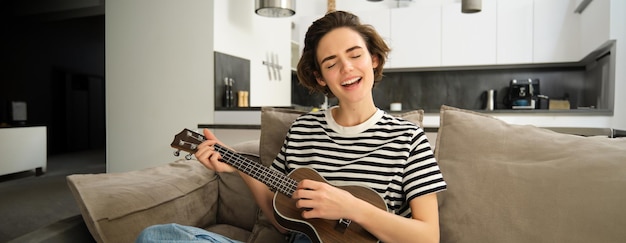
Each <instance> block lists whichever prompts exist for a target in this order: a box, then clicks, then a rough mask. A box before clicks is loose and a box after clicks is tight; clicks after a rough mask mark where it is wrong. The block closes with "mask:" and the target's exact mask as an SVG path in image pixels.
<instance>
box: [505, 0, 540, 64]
mask: <svg viewBox="0 0 626 243" xmlns="http://www.w3.org/2000/svg"><path fill="white" fill-rule="evenodd" d="M497 5H498V6H497V19H496V21H497V28H496V32H497V33H496V43H497V44H496V63H497V64H527V63H532V62H533V0H498V4H497Z"/></svg>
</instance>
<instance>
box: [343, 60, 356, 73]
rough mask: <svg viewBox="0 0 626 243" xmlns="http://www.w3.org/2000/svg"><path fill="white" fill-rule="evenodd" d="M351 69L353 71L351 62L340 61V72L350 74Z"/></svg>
mask: <svg viewBox="0 0 626 243" xmlns="http://www.w3.org/2000/svg"><path fill="white" fill-rule="evenodd" d="M352 69H354V66H352V62H351V61H350V59H349V58H343V59H341V71H343V72H350V71H352Z"/></svg>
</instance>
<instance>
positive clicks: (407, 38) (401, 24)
mask: <svg viewBox="0 0 626 243" xmlns="http://www.w3.org/2000/svg"><path fill="white" fill-rule="evenodd" d="M390 43H391V53H390V54H389V61H388V65H387V66H388V67H390V68H411V67H437V66H441V4H440V3H439V2H434V3H433V2H429V4H427V3H416V4H415V5H414V6H411V7H408V8H396V9H391V42H390Z"/></svg>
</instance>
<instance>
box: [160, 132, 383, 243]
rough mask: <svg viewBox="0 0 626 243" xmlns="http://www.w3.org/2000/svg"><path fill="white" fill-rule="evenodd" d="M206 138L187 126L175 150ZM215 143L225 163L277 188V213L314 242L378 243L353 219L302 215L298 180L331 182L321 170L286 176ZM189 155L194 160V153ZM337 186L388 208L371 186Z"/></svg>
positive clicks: (301, 170)
mask: <svg viewBox="0 0 626 243" xmlns="http://www.w3.org/2000/svg"><path fill="white" fill-rule="evenodd" d="M205 140H206V138H205V137H204V136H203V135H202V134H199V133H197V132H194V131H191V130H189V129H184V130H183V131H181V132H180V133H178V134H177V135H176V136H174V141H172V144H171V146H172V147H173V148H176V149H178V151H176V152H174V154H175V155H177V156H178V155H179V154H180V151H181V150H182V151H186V152H189V153H195V152H196V151H197V147H198V145H199V144H200V143H202V142H203V141H205ZM213 146H214V148H215V151H217V152H219V153H220V155H221V156H222V160H223V162H225V163H227V164H229V165H231V166H233V167H234V168H236V169H237V170H239V171H241V172H243V173H245V174H247V175H249V176H251V177H252V178H254V179H256V180H258V181H260V182H262V183H264V184H265V185H267V186H268V187H269V188H270V189H272V191H275V193H274V199H273V206H274V215H275V216H276V220H277V221H278V223H279V224H280V225H281V226H283V227H285V228H287V229H290V230H293V231H297V232H301V233H304V234H306V235H307V236H308V237H309V238H310V239H311V241H312V242H378V239H376V237H374V236H373V235H372V234H370V233H369V232H367V230H365V229H364V228H363V227H361V226H360V225H358V224H357V223H352V222H351V221H350V220H349V219H339V220H328V219H320V218H313V219H305V218H303V217H302V211H303V210H306V209H301V208H297V207H296V200H295V199H292V198H291V196H292V195H293V193H294V192H295V191H296V188H297V186H298V182H299V181H301V180H303V179H309V180H315V181H320V182H324V183H328V181H326V179H324V177H322V176H321V175H320V174H319V173H318V172H317V171H315V170H313V169H310V168H299V169H296V170H294V171H292V172H291V173H289V174H288V175H285V174H282V173H280V172H278V171H276V170H273V169H270V168H268V167H265V166H264V165H262V164H261V163H257V162H256V161H253V160H250V159H248V158H246V157H244V156H243V155H240V154H237V153H236V152H233V151H232V150H229V149H227V148H225V147H223V146H220V145H219V144H215V145H213ZM185 157H186V158H187V159H191V154H189V155H187V156H185ZM328 184H330V183H328ZM337 187H338V188H341V189H343V190H346V191H348V192H350V193H352V195H354V196H355V197H357V198H360V199H361V200H364V201H366V202H368V203H370V204H372V205H374V206H376V207H378V208H380V209H383V210H385V211H388V209H387V204H386V203H385V201H384V200H383V198H382V197H380V195H378V193H376V192H375V191H374V190H372V189H370V188H367V187H363V186H337Z"/></svg>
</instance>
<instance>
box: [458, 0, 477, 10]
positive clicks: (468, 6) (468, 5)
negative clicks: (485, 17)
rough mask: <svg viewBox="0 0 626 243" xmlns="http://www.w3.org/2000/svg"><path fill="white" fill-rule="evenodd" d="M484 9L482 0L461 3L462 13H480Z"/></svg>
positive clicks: (465, 0) (469, 0)
mask: <svg viewBox="0 0 626 243" xmlns="http://www.w3.org/2000/svg"><path fill="white" fill-rule="evenodd" d="M481 9H482V0H463V1H461V12H462V13H478V12H480V10H481Z"/></svg>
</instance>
